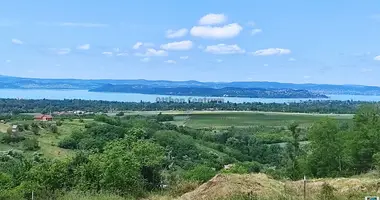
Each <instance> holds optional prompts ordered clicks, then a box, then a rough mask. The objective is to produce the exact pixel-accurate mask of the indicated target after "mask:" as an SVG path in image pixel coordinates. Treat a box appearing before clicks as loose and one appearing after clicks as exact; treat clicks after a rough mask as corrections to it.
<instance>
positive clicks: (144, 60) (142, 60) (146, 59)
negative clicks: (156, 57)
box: [140, 58, 150, 62]
mask: <svg viewBox="0 0 380 200" xmlns="http://www.w3.org/2000/svg"><path fill="white" fill-rule="evenodd" d="M140 61H141V62H149V61H150V58H142V59H141V60H140Z"/></svg>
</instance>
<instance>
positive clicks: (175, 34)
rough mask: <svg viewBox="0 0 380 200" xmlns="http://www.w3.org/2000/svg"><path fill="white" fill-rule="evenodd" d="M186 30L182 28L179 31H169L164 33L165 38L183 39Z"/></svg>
mask: <svg viewBox="0 0 380 200" xmlns="http://www.w3.org/2000/svg"><path fill="white" fill-rule="evenodd" d="M187 32H188V30H187V29H186V28H182V29H179V30H172V29H169V30H167V31H166V37H167V38H179V37H183V36H185V35H186V34H187Z"/></svg>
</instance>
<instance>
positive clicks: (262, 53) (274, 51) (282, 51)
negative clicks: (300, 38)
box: [253, 48, 291, 56]
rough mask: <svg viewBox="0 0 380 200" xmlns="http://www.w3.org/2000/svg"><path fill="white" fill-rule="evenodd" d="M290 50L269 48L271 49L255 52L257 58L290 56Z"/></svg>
mask: <svg viewBox="0 0 380 200" xmlns="http://www.w3.org/2000/svg"><path fill="white" fill-rule="evenodd" d="M290 53H291V51H290V49H281V48H269V49H261V50H257V51H255V52H253V55H255V56H271V55H284V54H290Z"/></svg>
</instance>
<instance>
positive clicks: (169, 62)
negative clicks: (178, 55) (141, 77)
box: [165, 60, 177, 64]
mask: <svg viewBox="0 0 380 200" xmlns="http://www.w3.org/2000/svg"><path fill="white" fill-rule="evenodd" d="M165 62H166V63H168V64H176V63H177V62H176V61H175V60H167V61H165Z"/></svg>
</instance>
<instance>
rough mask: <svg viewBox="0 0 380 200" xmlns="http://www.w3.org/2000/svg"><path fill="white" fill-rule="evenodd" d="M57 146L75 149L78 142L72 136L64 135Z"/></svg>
mask: <svg viewBox="0 0 380 200" xmlns="http://www.w3.org/2000/svg"><path fill="white" fill-rule="evenodd" d="M58 147H60V148H63V149H77V148H78V142H77V141H76V140H75V139H74V138H72V137H66V138H64V139H63V140H61V141H59V143H58Z"/></svg>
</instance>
